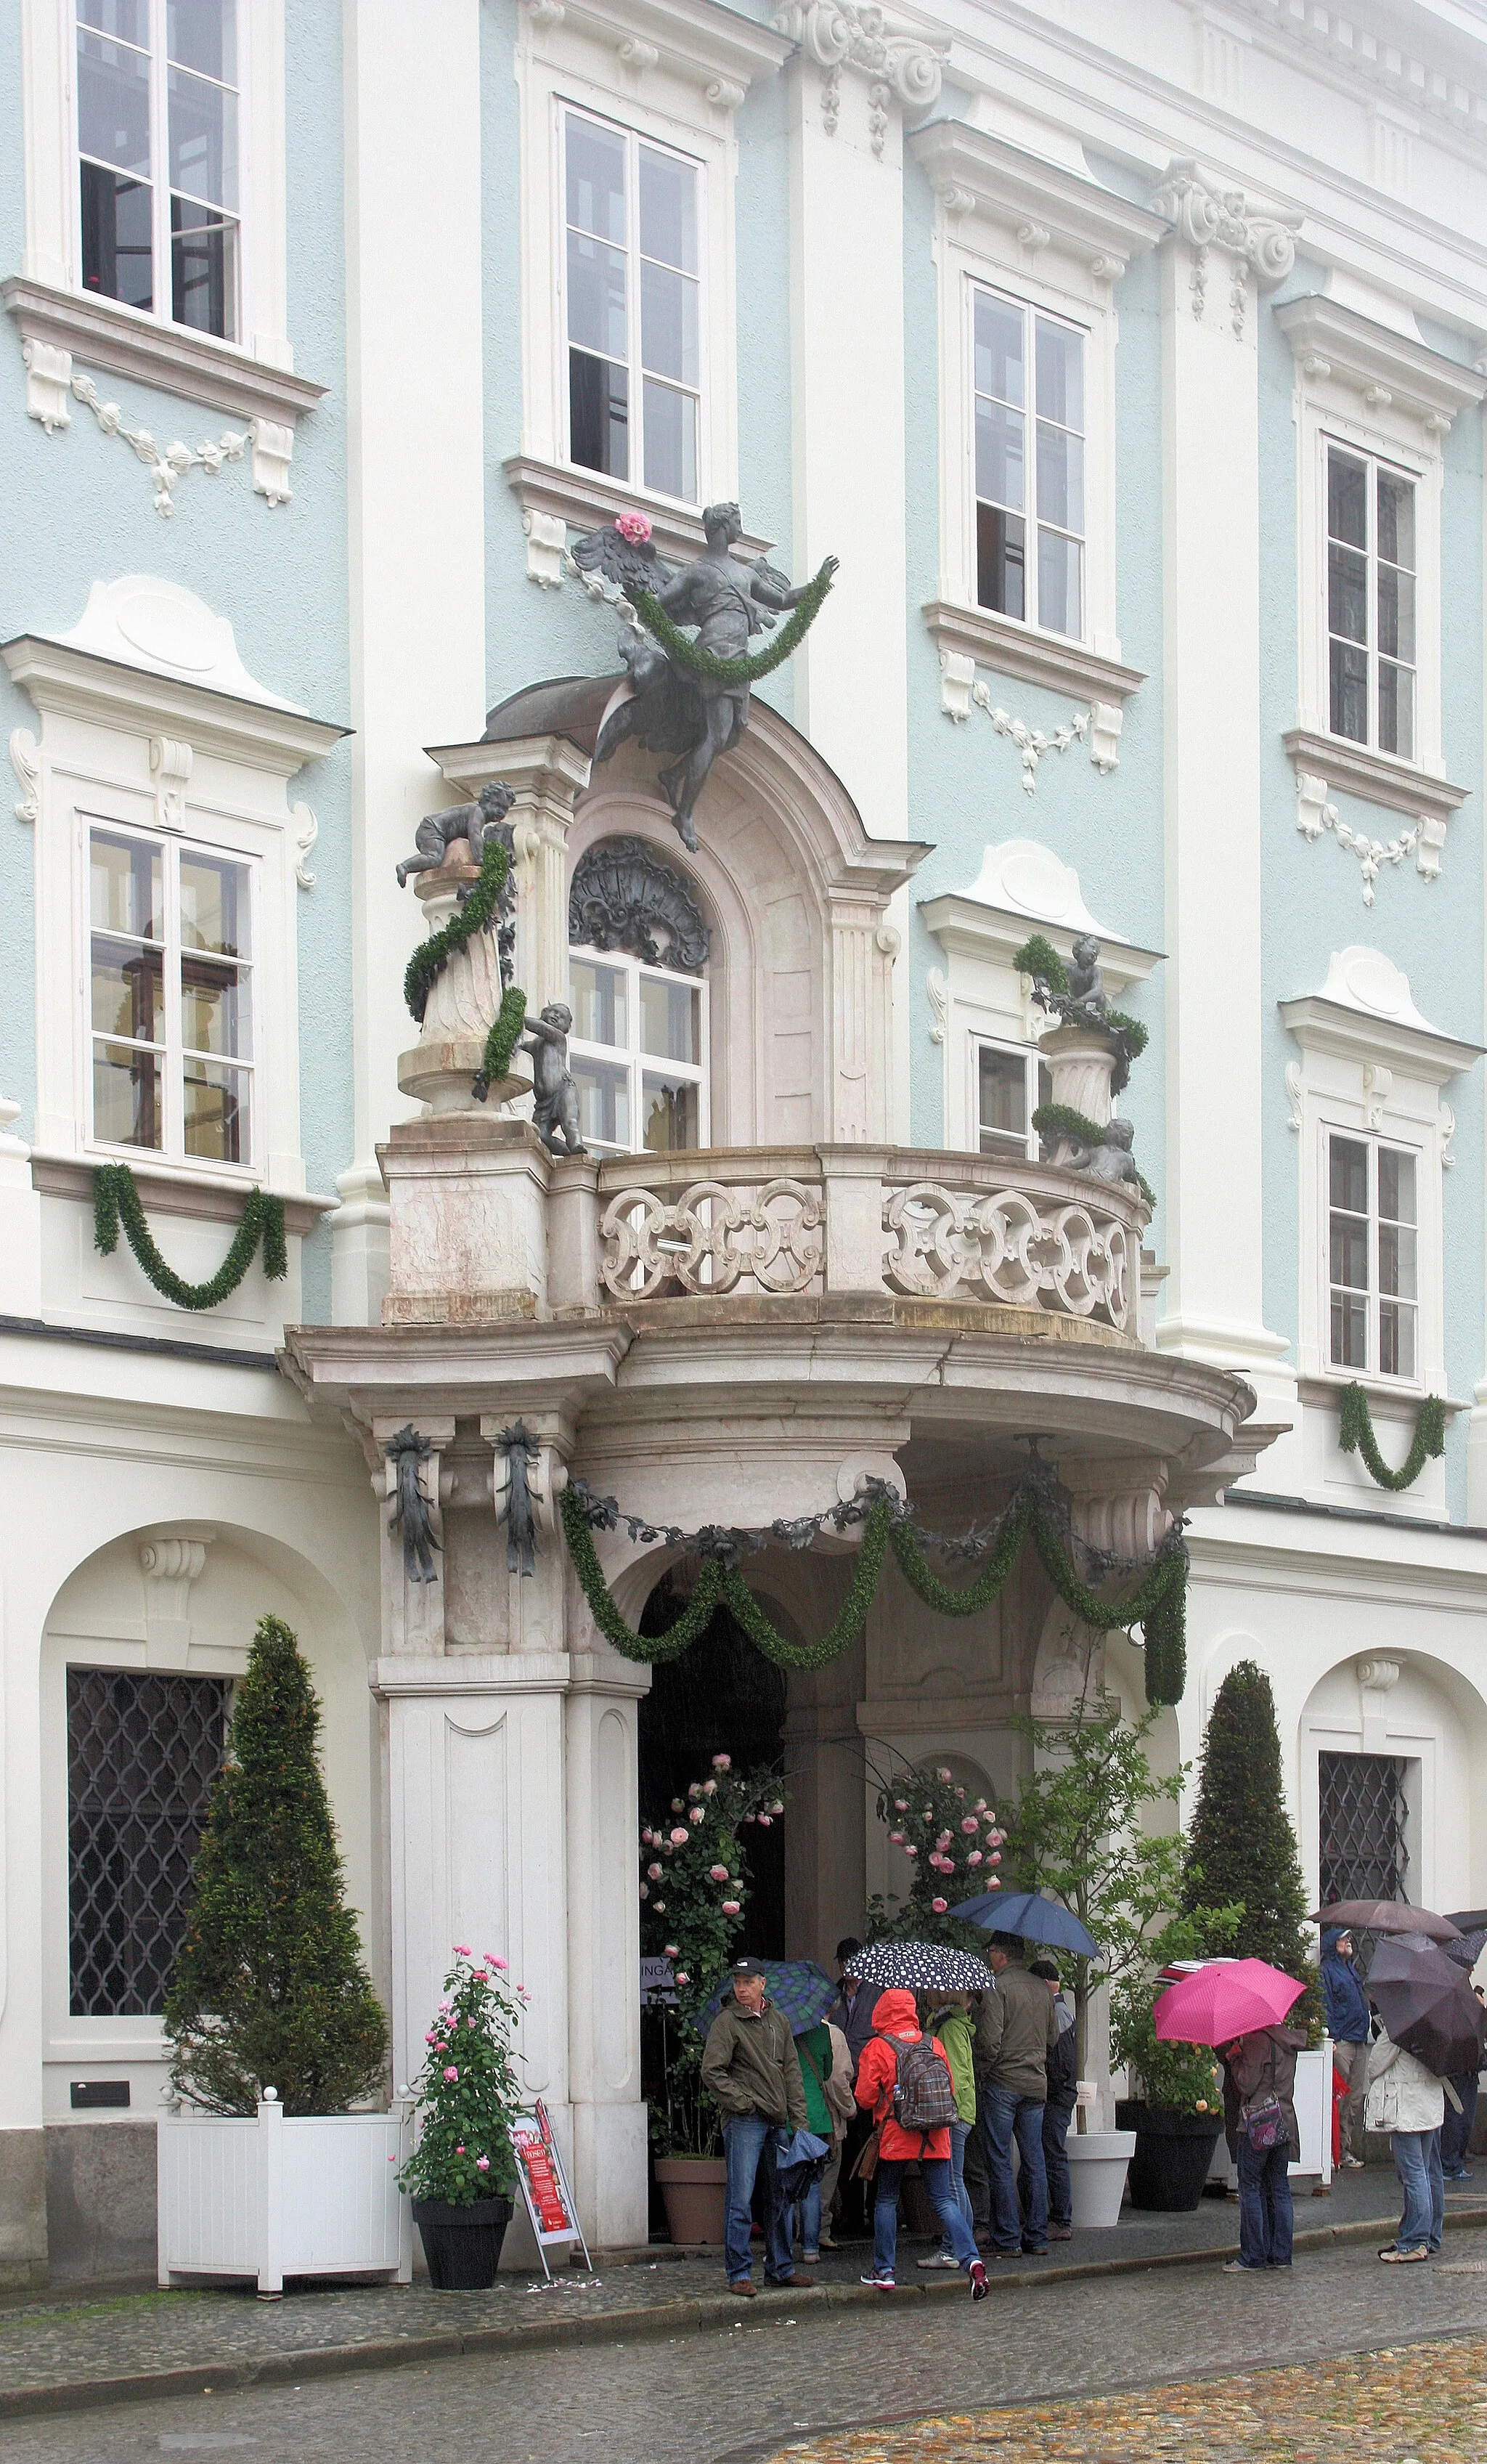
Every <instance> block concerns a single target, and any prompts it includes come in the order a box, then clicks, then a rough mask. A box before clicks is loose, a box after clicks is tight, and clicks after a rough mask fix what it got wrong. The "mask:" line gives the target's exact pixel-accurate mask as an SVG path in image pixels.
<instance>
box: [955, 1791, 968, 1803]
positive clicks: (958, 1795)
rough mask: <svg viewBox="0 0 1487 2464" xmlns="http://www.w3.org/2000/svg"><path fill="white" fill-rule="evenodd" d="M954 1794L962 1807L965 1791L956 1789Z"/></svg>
mask: <svg viewBox="0 0 1487 2464" xmlns="http://www.w3.org/2000/svg"><path fill="white" fill-rule="evenodd" d="M955 1794H956V1796H957V1797H958V1798H959V1799H960V1802H961V1804H962V1805H964V1804H965V1801H966V1792H965V1790H964V1789H963V1788H957V1789H956V1791H955Z"/></svg>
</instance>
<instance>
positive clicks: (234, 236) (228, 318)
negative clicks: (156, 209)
mask: <svg viewBox="0 0 1487 2464" xmlns="http://www.w3.org/2000/svg"><path fill="white" fill-rule="evenodd" d="M237 251H238V227H237V224H236V223H235V222H232V221H230V219H228V218H227V217H226V216H224V215H222V214H218V213H214V212H213V211H212V209H211V208H210V207H209V206H198V205H194V204H193V203H192V202H191V200H190V199H189V198H188V197H172V198H171V200H170V314H171V318H172V320H173V321H174V322H175V323H176V324H177V325H189V326H191V327H192V328H193V330H194V331H195V332H196V333H198V334H220V335H221V336H222V338H223V340H224V341H228V342H233V341H236V340H237Z"/></svg>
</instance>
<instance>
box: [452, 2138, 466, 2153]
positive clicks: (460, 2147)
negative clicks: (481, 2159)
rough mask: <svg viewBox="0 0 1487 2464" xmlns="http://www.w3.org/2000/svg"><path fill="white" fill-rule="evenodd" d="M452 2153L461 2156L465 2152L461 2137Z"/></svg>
mask: <svg viewBox="0 0 1487 2464" xmlns="http://www.w3.org/2000/svg"><path fill="white" fill-rule="evenodd" d="M454 2153H455V2155H456V2156H463V2155H464V2153H465V2142H464V2140H463V2139H462V2140H461V2141H460V2144H459V2145H458V2146H457V2147H456V2148H455V2150H454Z"/></svg>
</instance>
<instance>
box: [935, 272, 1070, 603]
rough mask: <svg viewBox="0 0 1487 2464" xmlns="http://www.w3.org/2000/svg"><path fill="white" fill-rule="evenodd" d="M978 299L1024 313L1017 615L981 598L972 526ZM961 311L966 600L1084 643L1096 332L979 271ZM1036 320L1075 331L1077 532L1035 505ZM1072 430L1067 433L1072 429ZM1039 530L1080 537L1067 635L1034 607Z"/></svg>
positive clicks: (977, 499) (976, 501)
mask: <svg viewBox="0 0 1487 2464" xmlns="http://www.w3.org/2000/svg"><path fill="white" fill-rule="evenodd" d="M978 298H990V299H995V301H996V302H997V304H998V305H999V306H1001V307H1003V308H1010V309H1012V310H1014V311H1015V312H1016V314H1017V316H1019V317H1020V318H1021V319H1022V334H1023V357H1022V364H1023V368H1024V370H1025V393H1026V399H1025V401H1024V402H1023V404H1022V406H1021V415H1022V420H1023V453H1022V469H1023V497H1024V501H1023V506H1022V512H1021V515H1020V517H1019V518H1020V519H1021V522H1022V525H1023V551H1022V599H1023V609H1024V613H1023V614H1022V615H1021V616H1014V615H1012V614H1011V613H1010V612H1009V611H1008V610H1006V609H1003V608H990V607H988V606H987V605H986V604H985V602H984V601H983V600H982V599H981V598H980V596H979V582H980V554H979V546H978V541H977V529H978V515H979V509H980V505H981V503H982V501H983V500H982V498H981V495H980V493H979V490H978V488H977V485H976V451H975V443H976V406H977V403H978V402H979V400H980V399H981V395H980V390H979V388H978V386H977V385H976V381H975V311H976V301H977V299H978ZM962 314H963V315H964V317H965V320H966V335H965V346H964V347H965V367H966V374H967V381H968V384H969V388H970V391H969V398H968V400H967V404H966V444H965V451H966V465H965V471H964V474H963V482H962V486H961V488H960V490H959V491H958V500H959V501H960V502H961V503H962V504H963V506H964V515H963V519H964V521H965V523H966V526H967V531H968V537H967V539H966V542H965V558H966V571H967V573H968V575H969V577H970V583H971V605H972V606H973V607H974V608H975V609H976V610H977V611H978V612H979V613H981V614H984V615H993V616H997V617H1001V618H1004V619H1005V621H1006V622H1007V623H1008V624H1013V625H1019V626H1022V627H1025V628H1026V630H1027V631H1028V632H1029V633H1031V634H1034V635H1040V634H1047V635H1048V636H1049V637H1050V638H1051V639H1052V640H1053V641H1056V642H1066V643H1075V644H1087V642H1088V637H1089V619H1088V613H1087V610H1088V605H1089V520H1090V497H1089V458H1090V440H1089V405H1090V358H1091V343H1092V341H1093V335H1092V333H1091V329H1090V326H1089V323H1088V320H1087V319H1083V320H1082V319H1079V318H1076V317H1073V316H1070V315H1069V314H1068V313H1067V311H1060V310H1055V309H1052V308H1048V307H1045V306H1044V305H1043V304H1042V303H1041V302H1040V301H1039V300H1037V299H1033V298H1030V297H1028V296H1027V295H1026V293H1025V292H1022V291H1017V290H1013V289H1010V288H1009V287H1008V285H1007V284H1006V283H1005V282H996V281H994V280H992V279H990V278H989V277H985V276H982V275H971V276H969V277H968V279H967V282H966V286H965V298H964V304H963V309H962ZM1039 319H1041V320H1042V321H1043V322H1044V323H1046V324H1051V325H1058V326H1060V327H1061V329H1062V330H1063V332H1064V333H1068V334H1073V335H1075V336H1077V338H1078V340H1079V344H1080V357H1081V361H1082V385H1081V392H1082V399H1083V407H1084V423H1085V424H1084V427H1083V428H1082V429H1081V430H1079V431H1078V432H1079V435H1080V441H1081V444H1082V448H1083V462H1084V469H1083V496H1084V526H1083V528H1082V530H1081V531H1079V532H1073V531H1066V530H1064V529H1063V528H1062V526H1061V524H1059V523H1056V522H1054V523H1044V521H1043V518H1042V516H1041V515H1040V513H1039V506H1038V426H1039V409H1038V331H1037V329H1038V324H1039ZM1070 432H1071V433H1072V432H1073V431H1070ZM1044 528H1046V529H1050V530H1054V531H1057V532H1058V533H1059V535H1060V537H1061V538H1064V539H1074V538H1077V539H1078V540H1079V549H1080V592H1079V600H1080V621H1079V626H1078V627H1077V629H1076V630H1075V631H1074V632H1072V633H1064V632H1061V631H1060V630H1059V629H1058V627H1051V626H1045V625H1044V624H1043V622H1042V620H1041V617H1040V615H1039V605H1038V571H1039V553H1038V549H1039V530H1040V529H1044Z"/></svg>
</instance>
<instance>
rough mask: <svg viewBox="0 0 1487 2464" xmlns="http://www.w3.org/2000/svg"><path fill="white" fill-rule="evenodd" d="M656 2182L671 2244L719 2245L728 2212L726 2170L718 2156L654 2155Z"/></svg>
mask: <svg viewBox="0 0 1487 2464" xmlns="http://www.w3.org/2000/svg"><path fill="white" fill-rule="evenodd" d="M656 2180H657V2182H658V2184H659V2185H660V2189H661V2195H662V2197H663V2199H665V2201H666V2210H667V2232H668V2233H670V2236H671V2239H672V2240H673V2241H675V2242H710V2243H713V2244H717V2245H721V2243H722V2239H723V2225H724V2219H725V2217H726V2215H727V2212H728V2167H727V2165H726V2164H725V2163H724V2161H723V2159H722V2157H721V2156H658V2157H657V2158H656Z"/></svg>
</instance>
